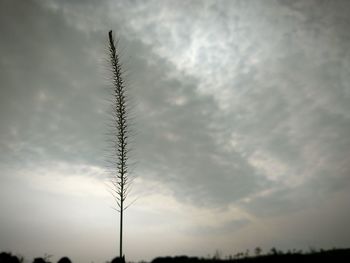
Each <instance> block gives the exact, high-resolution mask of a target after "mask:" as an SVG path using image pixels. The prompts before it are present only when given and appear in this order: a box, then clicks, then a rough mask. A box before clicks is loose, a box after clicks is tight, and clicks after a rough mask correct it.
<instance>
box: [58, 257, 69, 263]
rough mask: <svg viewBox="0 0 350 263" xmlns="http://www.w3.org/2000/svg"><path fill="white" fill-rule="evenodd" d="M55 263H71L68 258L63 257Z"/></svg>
mask: <svg viewBox="0 0 350 263" xmlns="http://www.w3.org/2000/svg"><path fill="white" fill-rule="evenodd" d="M57 263H72V261H71V260H70V259H69V258H68V257H63V258H61V259H60V260H59V261H57Z"/></svg>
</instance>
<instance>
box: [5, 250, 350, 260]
mask: <svg viewBox="0 0 350 263" xmlns="http://www.w3.org/2000/svg"><path fill="white" fill-rule="evenodd" d="M22 262H23V258H21V257H17V256H15V255H12V254H11V253H6V252H2V253H0V263H22ZM121 262H122V261H121V260H120V259H119V258H115V259H113V260H112V261H111V263H121ZM235 262H238V263H240V262H241V263H245V262H247V263H255V262H257V263H277V262H278V263H292V262H293V263H296V262H298V263H299V262H334V263H338V262H339V263H342V262H344V263H345V262H350V249H332V250H321V251H319V252H309V253H302V252H293V253H292V252H289V253H284V252H281V251H277V250H271V252H270V254H267V255H258V256H247V255H245V254H244V253H238V254H237V255H236V256H235V257H234V258H231V257H230V258H229V259H219V258H215V257H214V258H211V259H208V258H197V257H187V256H176V257H158V258H155V259H154V260H152V262H151V263H235ZM33 263H51V262H50V261H49V260H48V259H44V258H35V259H34V260H33ZM57 263H72V262H71V261H70V259H69V258H67V257H63V258H61V259H60V260H59V261H58V262H57Z"/></svg>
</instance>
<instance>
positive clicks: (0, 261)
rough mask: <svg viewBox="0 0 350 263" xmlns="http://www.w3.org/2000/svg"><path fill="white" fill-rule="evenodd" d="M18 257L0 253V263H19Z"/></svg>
mask: <svg viewBox="0 0 350 263" xmlns="http://www.w3.org/2000/svg"><path fill="white" fill-rule="evenodd" d="M20 262H21V261H20V260H19V259H18V257H16V256H13V255H11V253H6V252H2V253H0V263H20Z"/></svg>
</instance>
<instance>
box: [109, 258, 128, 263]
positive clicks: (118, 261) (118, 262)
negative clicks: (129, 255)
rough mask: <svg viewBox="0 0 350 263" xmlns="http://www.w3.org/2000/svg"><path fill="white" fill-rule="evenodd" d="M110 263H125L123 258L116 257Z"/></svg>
mask: <svg viewBox="0 0 350 263" xmlns="http://www.w3.org/2000/svg"><path fill="white" fill-rule="evenodd" d="M111 263H125V257H124V256H123V257H116V258H114V259H113V260H112V262H111Z"/></svg>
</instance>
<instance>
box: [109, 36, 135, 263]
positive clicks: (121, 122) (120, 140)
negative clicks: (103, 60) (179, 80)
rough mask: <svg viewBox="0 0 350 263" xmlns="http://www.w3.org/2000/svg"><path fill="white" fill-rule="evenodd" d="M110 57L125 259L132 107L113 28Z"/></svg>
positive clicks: (117, 195) (117, 196) (116, 191)
mask: <svg viewBox="0 0 350 263" xmlns="http://www.w3.org/2000/svg"><path fill="white" fill-rule="evenodd" d="M108 37H109V57H110V63H111V67H112V82H113V102H112V103H113V105H112V106H113V110H112V115H113V116H112V117H113V124H112V128H113V132H112V136H113V138H112V140H113V143H114V148H113V151H114V153H113V161H112V162H113V165H114V168H113V173H114V174H113V178H112V185H113V189H112V194H113V196H114V198H115V200H116V203H117V206H118V207H117V208H116V210H117V211H118V212H119V214H120V225H119V256H120V259H121V260H122V261H124V255H123V213H124V211H125V209H126V208H128V206H129V205H125V199H126V197H127V195H128V193H129V190H130V188H129V186H130V181H129V178H128V174H129V171H128V168H129V165H128V158H129V150H130V149H129V145H128V139H129V137H128V136H129V135H130V130H129V108H128V105H127V94H126V87H125V82H124V79H123V71H122V67H121V63H120V57H119V53H118V51H117V49H116V44H115V41H114V39H113V34H112V31H109V34H108Z"/></svg>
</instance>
